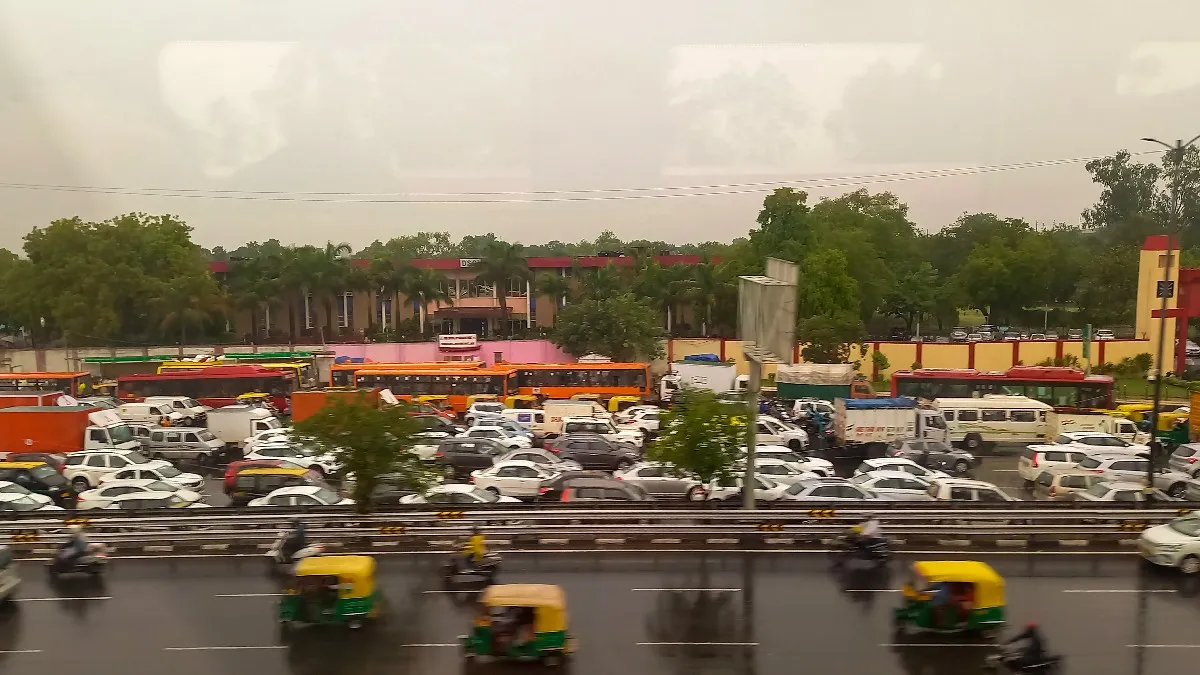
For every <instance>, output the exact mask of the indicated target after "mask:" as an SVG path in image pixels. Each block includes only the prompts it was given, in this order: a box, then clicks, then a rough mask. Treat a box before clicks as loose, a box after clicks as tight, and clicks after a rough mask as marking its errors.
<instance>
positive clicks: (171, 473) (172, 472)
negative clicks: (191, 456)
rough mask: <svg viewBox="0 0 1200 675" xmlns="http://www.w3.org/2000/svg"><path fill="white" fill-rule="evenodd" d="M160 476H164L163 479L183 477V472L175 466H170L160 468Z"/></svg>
mask: <svg viewBox="0 0 1200 675" xmlns="http://www.w3.org/2000/svg"><path fill="white" fill-rule="evenodd" d="M158 475H160V476H162V477H163V478H175V477H177V476H181V475H183V472H182V471H180V470H179V469H176V468H175V467H173V466H170V465H168V466H164V467H162V468H160V469H159V470H158Z"/></svg>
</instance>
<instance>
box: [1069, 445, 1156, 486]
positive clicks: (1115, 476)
mask: <svg viewBox="0 0 1200 675" xmlns="http://www.w3.org/2000/svg"><path fill="white" fill-rule="evenodd" d="M1075 466H1076V468H1079V469H1083V470H1085V471H1090V472H1092V473H1095V474H1099V475H1101V476H1104V480H1108V481H1140V480H1143V479H1144V478H1145V477H1146V473H1147V471H1149V469H1150V460H1148V459H1145V458H1143V457H1136V456H1133V455H1129V454H1126V453H1124V452H1116V453H1107V452H1104V453H1095V454H1091V455H1088V456H1087V457H1084V458H1083V459H1082V460H1080V462H1079V463H1078V464H1076V465H1075Z"/></svg>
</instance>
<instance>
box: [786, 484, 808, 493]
mask: <svg viewBox="0 0 1200 675" xmlns="http://www.w3.org/2000/svg"><path fill="white" fill-rule="evenodd" d="M804 489H805V485H804V483H795V484H793V485H792V486H791V487H789V488H788V489H787V490H784V493H785V494H789V495H798V494H800V493H801V492H804Z"/></svg>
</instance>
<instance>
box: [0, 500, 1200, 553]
mask: <svg viewBox="0 0 1200 675" xmlns="http://www.w3.org/2000/svg"><path fill="white" fill-rule="evenodd" d="M1088 506H1089V507H1088V508H1047V507H1046V506H1045V505H1043V504H1036V503H1035V505H1034V506H1033V507H1018V508H945V507H944V506H943V505H936V504H935V505H934V506H933V507H930V506H929V505H926V504H919V505H918V504H909V505H906V506H897V505H893V506H892V507H891V508H890V509H889V510H888V511H887V512H886V513H884V514H882V520H883V522H884V527H885V531H886V533H887V535H888V536H889V537H892V538H893V539H895V543H896V544H897V545H898V546H903V547H905V548H909V549H914V550H915V549H923V550H924V549H937V550H945V549H955V548H961V549H968V548H970V549H1000V550H1031V551H1037V550H1055V549H1080V548H1083V549H1092V550H1129V548H1130V544H1132V543H1134V542H1135V541H1136V538H1137V536H1138V534H1139V533H1140V531H1141V530H1143V529H1145V528H1147V527H1152V526H1154V525H1158V524H1162V523H1166V522H1169V521H1170V520H1171V519H1173V518H1176V517H1178V516H1179V515H1182V514H1184V513H1187V512H1188V510H1187V509H1180V508H1175V507H1173V508H1157V507H1150V508H1129V507H1128V506H1126V505H1114V506H1113V507H1099V508H1097V507H1096V506H1095V505H1094V504H1091V505H1088ZM877 511H879V509H877V508H876V507H875V505H874V504H870V505H865V504H864V505H857V504H856V505H853V506H850V507H849V508H847V507H846V505H845V503H843V504H815V505H805V506H804V507H800V508H798V507H796V506H794V505H790V506H787V507H777V508H770V509H762V510H759V511H753V512H746V511H741V510H735V509H710V508H696V507H687V506H678V507H667V508H659V509H654V510H646V509H644V508H612V507H608V506H606V507H603V508H560V507H556V508H550V509H545V508H536V507H533V506H526V507H523V508H507V507H506V508H495V507H492V508H470V509H461V510H431V509H430V508H429V507H428V506H421V507H418V508H412V509H397V510H392V511H388V512H384V513H375V514H370V515H362V514H357V513H354V512H353V511H348V510H342V509H326V510H322V511H320V512H302V511H294V510H282V509H278V510H277V509H270V511H269V513H268V512H265V510H264V512H256V513H252V514H247V513H246V512H245V511H240V512H239V511H235V510H233V509H219V510H218V509H195V510H192V511H190V512H187V513H183V512H177V513H172V515H170V516H164V515H159V514H161V511H160V512H157V514H156V513H147V514H145V515H139V514H126V513H118V512H112V511H80V512H76V513H70V514H68V516H67V517H60V518H46V517H44V515H42V514H38V513H32V514H22V517H19V518H16V519H12V520H8V521H5V522H2V523H0V544H8V545H10V546H12V547H13V548H14V549H15V550H17V551H18V552H20V553H23V554H36V553H38V552H45V551H46V550H47V549H50V548H53V547H54V546H56V545H57V544H58V543H59V542H61V541H63V540H64V539H65V537H66V528H67V526H68V525H71V524H85V525H86V526H87V528H88V532H89V536H90V537H91V538H92V539H94V540H96V541H101V542H105V543H107V544H109V545H110V546H112V547H113V548H114V549H115V554H116V555H118V556H119V555H144V554H163V555H172V554H174V555H179V554H187V553H210V554H217V553H252V552H258V551H261V550H264V549H265V548H266V547H267V546H268V545H269V544H270V543H271V542H272V541H273V540H274V539H275V537H276V536H277V535H278V531H279V530H280V529H283V528H284V527H286V526H287V523H288V521H290V520H291V519H293V518H298V519H300V520H302V521H304V522H305V524H306V527H307V529H308V532H309V539H310V540H312V541H314V542H319V543H324V544H326V545H327V546H328V547H330V549H332V550H333V551H346V552H351V551H396V552H401V551H403V552H429V551H446V550H451V549H452V547H454V546H455V545H456V542H457V541H459V540H461V539H462V538H463V537H465V536H466V535H468V534H469V533H470V532H471V530H472V528H474V527H480V528H482V530H483V531H484V532H485V533H486V534H487V536H488V538H489V540H490V542H491V544H492V546H494V547H496V548H497V549H498V550H506V549H508V550H527V551H554V550H580V549H597V550H606V549H613V550H630V549H637V550H654V549H661V550H680V549H686V550H693V549H735V550H738V549H745V550H753V549H759V550H761V549H777V550H792V549H813V548H821V547H825V546H827V545H828V543H829V540H830V539H831V538H833V537H835V536H837V535H838V534H840V533H842V532H844V531H845V530H846V528H847V527H849V526H850V525H852V524H854V523H856V522H859V521H861V520H862V519H863V518H864V517H865V516H866V514H867V513H872V512H877Z"/></svg>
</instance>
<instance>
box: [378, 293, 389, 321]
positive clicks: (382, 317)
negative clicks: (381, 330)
mask: <svg viewBox="0 0 1200 675" xmlns="http://www.w3.org/2000/svg"><path fill="white" fill-rule="evenodd" d="M375 317H376V319H377V320H378V322H379V325H381V326H391V325H392V298H391V297H387V296H382V295H376V296H375Z"/></svg>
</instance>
